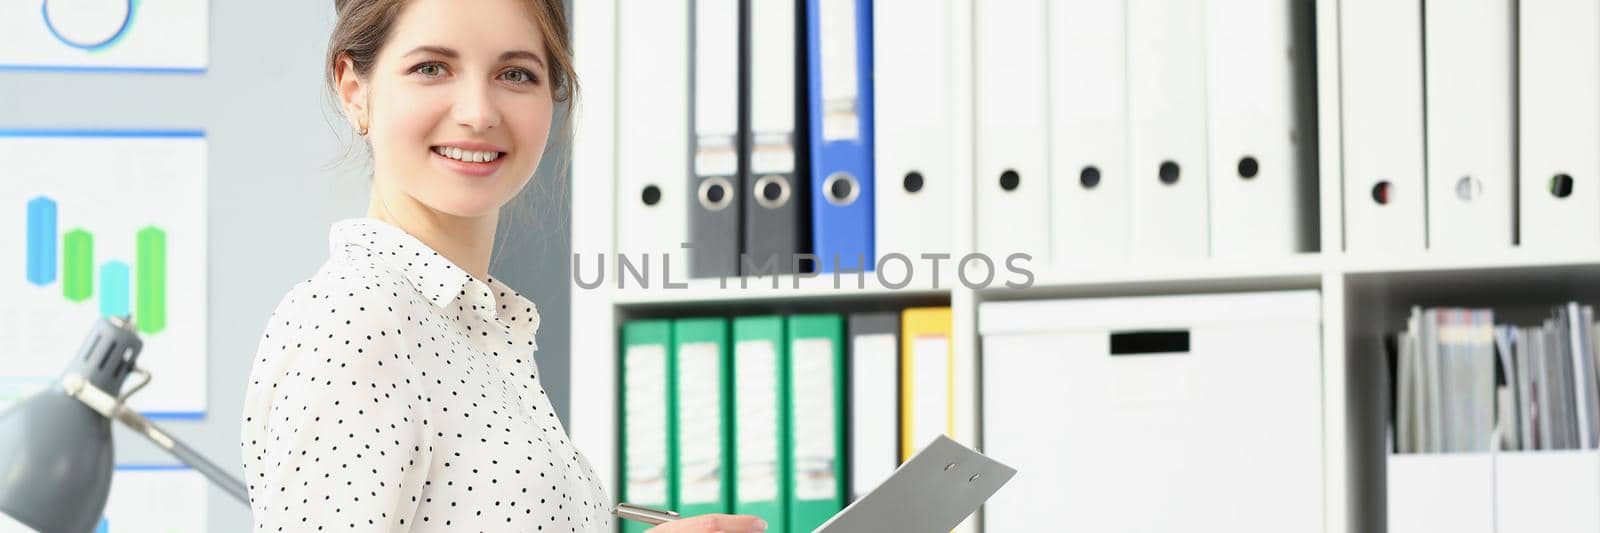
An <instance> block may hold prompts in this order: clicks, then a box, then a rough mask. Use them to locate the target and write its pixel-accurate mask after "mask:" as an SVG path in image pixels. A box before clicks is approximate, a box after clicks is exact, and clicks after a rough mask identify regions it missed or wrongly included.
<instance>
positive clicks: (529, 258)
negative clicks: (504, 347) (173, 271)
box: [0, 0, 570, 531]
mask: <svg viewBox="0 0 1600 533" xmlns="http://www.w3.org/2000/svg"><path fill="white" fill-rule="evenodd" d="M210 10H211V12H210V16H211V23H210V66H209V70H208V71H207V72H206V73H205V74H204V75H152V74H91V73H72V74H65V73H25V72H0V128H201V129H204V130H205V132H206V136H207V142H208V146H209V154H208V163H207V165H208V171H209V180H210V181H209V194H208V196H209V205H208V209H207V213H208V216H209V225H210V227H209V246H210V252H209V261H210V268H209V291H210V300H209V302H208V304H209V312H210V315H209V322H210V331H209V334H208V340H207V346H208V348H209V351H210V353H209V356H208V368H207V375H208V378H207V383H206V385H207V387H208V391H207V402H208V413H207V415H206V418H205V419H204V420H203V421H194V422H191V421H171V422H164V423H163V426H164V427H166V428H167V429H169V430H170V431H171V432H172V433H174V434H175V435H177V436H178V437H179V438H180V439H183V440H184V441H186V442H188V443H189V444H190V445H191V446H193V447H194V448H196V449H198V450H199V451H200V452H201V453H204V454H205V455H207V456H208V457H210V458H212V460H214V461H215V462H217V463H219V464H221V465H222V466H224V467H225V468H228V469H231V470H232V471H234V472H235V474H237V475H242V469H241V466H240V465H241V459H240V455H239V443H238V435H239V424H240V420H239V413H240V409H241V405H242V400H243V390H244V387H243V385H244V382H245V380H246V377H247V376H248V374H249V369H250V362H251V359H252V357H253V356H254V353H255V349H256V343H257V341H258V339H259V337H260V335H261V331H262V329H263V327H264V326H265V323H266V319H267V317H268V315H269V314H270V313H271V312H272V309H273V307H274V306H276V304H277V303H278V301H279V299H280V298H281V297H282V296H283V294H284V293H285V292H286V291H287V290H288V289H289V288H290V287H291V286H292V285H293V284H294V283H295V282H298V281H300V280H303V279H305V278H308V277H310V276H311V275H312V274H313V273H314V272H315V270H316V268H317V267H318V266H319V265H320V264H321V263H322V262H323V261H324V260H325V259H326V258H327V253H328V252H327V250H328V245H327V235H328V226H329V225H330V224H331V223H332V222H334V221H335V220H339V219H342V218H347V217H353V216H361V215H363V214H365V212H366V205H367V204H366V198H367V175H368V174H367V173H366V170H365V166H366V165H364V164H360V162H359V161H358V160H356V159H354V158H349V160H348V161H346V162H344V163H342V164H338V165H335V163H338V162H339V161H341V160H343V159H346V158H344V156H345V153H346V152H345V148H346V146H347V144H348V143H349V142H351V141H350V135H349V134H348V133H347V130H348V126H347V125H346V123H345V121H344V120H343V119H341V118H340V116H339V114H338V111H337V110H336V108H335V106H334V105H333V104H332V103H331V102H330V101H329V99H328V97H327V96H326V93H325V88H324V84H323V82H322V74H323V70H322V61H323V55H324V53H325V46H326V43H327V38H328V32H329V30H330V28H332V25H333V6H332V2H331V1H328V0H319V1H315V2H299V1H297V2H234V1H228V2H220V1H216V2H212V3H211V7H210ZM560 120H562V118H561V117H558V124H556V125H555V127H559V126H560V124H559V121H560ZM559 149H560V147H555V148H554V150H559ZM357 153H358V154H359V152H357ZM553 159H554V158H547V159H546V161H545V163H546V164H545V165H544V167H541V169H540V171H539V174H538V178H537V179H538V180H540V183H539V184H538V185H537V186H531V187H529V188H528V189H527V190H525V191H524V195H525V196H527V197H526V198H519V199H518V200H517V202H516V203H513V204H512V205H513V206H522V208H523V209H531V213H530V212H525V213H523V214H521V215H519V216H517V217H515V218H516V220H517V221H518V222H519V223H520V224H519V225H517V226H515V227H508V226H507V225H506V219H510V218H512V217H511V215H510V213H505V214H504V216H502V226H501V228H502V230H501V233H502V238H501V239H500V241H502V242H500V243H498V245H497V246H498V251H497V253H496V259H495V261H494V264H493V265H492V266H491V270H490V271H491V272H492V273H493V274H495V275H497V276H499V277H501V278H502V279H504V280H505V281H506V282H507V283H508V284H510V285H511V286H512V287H514V288H517V289H518V290H520V291H522V292H523V293H524V294H526V295H528V296H529V297H530V298H532V299H533V300H534V301H535V302H536V303H537V304H538V306H539V309H540V311H541V314H542V326H541V329H540V333H539V345H540V348H541V350H540V352H539V354H538V356H537V358H536V359H537V361H538V364H539V367H540V370H541V372H540V378H541V380H542V381H543V382H544V386H545V388H546V390H547V391H548V394H549V396H550V398H551V401H552V403H554V405H555V408H556V410H557V412H558V414H559V415H560V416H561V418H562V419H563V420H568V418H567V413H568V403H567V398H568V387H567V346H568V340H567V336H568V330H567V324H568V320H567V316H566V315H567V309H568V303H567V301H568V297H569V296H568V292H569V287H570V283H569V282H568V280H569V279H570V275H569V273H568V272H569V271H570V260H569V257H570V251H569V250H570V245H569V243H568V239H569V233H568V231H567V220H568V213H567V209H566V207H565V205H566V203H567V195H566V190H567V187H566V186H565V185H564V184H558V183H555V182H554V180H552V179H551V178H550V177H549V176H550V175H551V173H550V170H551V168H550V167H552V166H553V163H555V162H554V161H553ZM62 164H71V163H70V162H63V163H62ZM14 179H25V178H23V177H16V176H5V175H3V174H0V186H5V184H7V183H11V182H9V181H7V180H14ZM13 259H15V258H13ZM69 355H70V354H62V359H63V360H65V359H66V358H67V357H68V356H69ZM143 357H145V358H159V357H162V354H159V353H146V354H144V355H143ZM154 383H156V384H161V376H155V382H154ZM163 386H170V384H163ZM116 438H117V441H118V442H117V458H118V460H119V461H127V462H157V461H168V460H169V458H168V457H167V456H166V455H165V454H164V453H162V452H160V451H159V450H157V449H156V448H154V447H153V446H151V445H148V444H146V443H145V442H143V441H142V440H140V438H139V437H138V436H136V435H134V434H132V433H130V432H127V431H118V432H117V433H116ZM208 496H209V501H210V510H209V514H210V516H209V518H208V529H209V530H211V531H244V530H246V529H247V528H248V527H249V521H250V517H249V510H248V508H247V507H246V506H244V505H241V504H238V503H237V502H234V501H233V500H232V499H231V498H230V497H228V496H227V495H226V494H224V493H223V492H221V491H219V490H216V489H215V488H213V489H212V490H211V491H210V492H209V494H208Z"/></svg>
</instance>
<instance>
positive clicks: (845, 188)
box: [822, 172, 861, 206]
mask: <svg viewBox="0 0 1600 533" xmlns="http://www.w3.org/2000/svg"><path fill="white" fill-rule="evenodd" d="M822 188H823V189H824V190H827V191H828V196H827V198H828V203H830V204H833V205H837V206H846V205H850V204H853V203H855V202H856V198H857V197H859V196H861V186H860V184H858V183H856V177H855V176H851V175H850V173H848V172H835V173H833V174H832V175H830V176H828V179H827V180H824V181H823V183H822Z"/></svg>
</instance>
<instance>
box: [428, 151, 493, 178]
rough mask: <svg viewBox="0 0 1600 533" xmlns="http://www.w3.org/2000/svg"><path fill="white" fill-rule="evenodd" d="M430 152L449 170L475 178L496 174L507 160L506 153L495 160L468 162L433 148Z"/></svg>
mask: <svg viewBox="0 0 1600 533" xmlns="http://www.w3.org/2000/svg"><path fill="white" fill-rule="evenodd" d="M428 153H429V154H431V155H432V156H433V159H434V160H435V161H438V162H439V164H441V165H444V167H445V168H446V169H447V170H450V171H451V172H455V173H457V174H461V175H464V176H472V177H475V178H482V177H487V176H490V175H492V174H494V173H495V171H497V170H500V165H501V163H503V162H505V160H506V154H503V153H502V154H500V157H496V158H495V159H494V161H489V162H485V163H468V162H466V161H462V160H459V159H451V158H448V157H445V156H442V155H439V152H435V151H434V150H433V149H432V148H429V149H428Z"/></svg>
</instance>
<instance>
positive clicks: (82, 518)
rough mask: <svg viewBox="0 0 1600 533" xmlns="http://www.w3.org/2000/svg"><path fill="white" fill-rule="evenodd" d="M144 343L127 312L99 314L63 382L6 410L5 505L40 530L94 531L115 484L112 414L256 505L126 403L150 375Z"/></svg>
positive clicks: (0, 480) (0, 460) (1, 430)
mask: <svg viewBox="0 0 1600 533" xmlns="http://www.w3.org/2000/svg"><path fill="white" fill-rule="evenodd" d="M143 348H144V342H143V341H140V340H139V335H138V334H137V333H135V332H134V329H133V324H132V322H130V321H129V320H128V319H125V318H118V317H111V318H106V319H102V320H98V321H96V322H95V325H94V327H93V328H92V329H91V330H90V331H89V337H88V338H87V339H85V340H84V342H83V346H82V347H81V348H78V354H77V356H75V357H73V358H72V362H71V363H70V364H68V366H67V370H66V372H63V373H62V374H61V380H60V382H59V383H56V384H54V385H52V386H51V387H49V388H47V389H45V390H43V391H40V392H38V393H37V394H34V395H32V396H29V397H28V398H27V399H26V400H23V401H22V402H21V403H18V404H16V405H15V406H13V407H12V408H11V409H10V410H7V411H6V412H5V413H4V414H0V513H4V514H6V515H8V516H10V517H11V518H12V519H14V520H16V521H18V522H21V523H22V524H23V525H26V526H28V527H31V528H33V529H36V530H39V531H51V532H54V531H66V532H71V531H82V532H88V531H93V530H94V528H95V526H96V525H97V524H98V523H99V522H100V517H101V513H102V512H104V511H105V506H106V496H107V494H108V493H109V492H110V490H111V471H112V468H113V467H114V466H115V463H114V461H113V459H112V454H113V447H112V443H111V420H112V419H116V420H118V421H121V422H122V423H123V424H125V425H127V426H128V427H129V428H130V429H132V430H133V431H134V432H135V433H138V434H140V435H144V436H145V438H148V439H150V441H151V442H154V443H156V445H157V446H160V447H161V449H163V450H166V451H167V452H168V453H171V454H172V455H173V456H175V457H177V458H178V459H179V460H181V461H183V462H184V463H187V464H188V465H189V466H191V467H193V468H194V469H195V470H198V471H200V473H202V474H205V476H206V477H207V478H210V479H211V481H212V482H213V483H216V484H218V485H220V486H221V487H222V488H223V490H225V491H227V492H228V494H230V495H232V496H233V497H234V498H237V499H238V500H239V501H240V502H242V503H245V504H246V505H249V503H248V502H249V495H248V494H247V493H246V492H245V486H244V483H243V482H241V481H239V480H238V479H235V478H234V477H233V476H230V475H228V473H227V472H226V471H224V470H222V469H221V468H218V467H217V465H215V464H212V463H211V461H207V460H206V459H205V458H204V457H201V456H200V454H199V453H196V452H195V451H194V450H192V449H190V448H189V447H188V446H185V445H184V444H183V443H181V442H178V440H177V439H174V438H172V436H171V435H168V434H167V433H166V432H165V431H162V430H161V428H158V427H156V426H155V424H152V423H150V420H148V419H146V418H145V417H143V416H140V415H139V413H136V412H134V411H133V410H132V409H129V408H128V407H127V406H126V405H125V402H126V401H127V399H128V397H129V396H131V395H133V393H135V392H138V391H139V389H140V388H142V387H144V386H145V384H147V383H149V382H150V373H149V372H146V371H145V370H144V369H141V368H138V367H136V366H134V363H135V362H136V361H137V360H138V358H139V351H140V350H141V349H143ZM130 374H132V375H137V376H139V381H138V382H137V383H135V384H134V386H133V387H132V388H130V389H128V391H127V392H125V393H122V394H121V395H120V396H117V395H113V394H112V393H110V392H107V391H120V390H122V385H123V381H124V380H126V379H127V377H128V376H129V375H130Z"/></svg>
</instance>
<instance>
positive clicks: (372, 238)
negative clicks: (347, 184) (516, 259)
mask: <svg viewBox="0 0 1600 533" xmlns="http://www.w3.org/2000/svg"><path fill="white" fill-rule="evenodd" d="M329 234H330V236H329V241H330V258H329V260H328V262H327V263H326V264H324V265H323V266H322V268H321V269H320V270H318V271H317V273H316V275H315V276H313V277H312V278H311V279H308V280H306V281H303V282H300V283H298V284H296V285H295V286H294V288H293V289H292V290H290V291H289V293H288V294H287V295H285V296H284V298H283V300H282V301H281V302H280V303H279V304H278V307H277V309H276V310H274V311H273V313H272V317H271V320H270V322H269V323H268V324H267V328H266V331H265V332H264V333H263V334H262V336H261V343H260V347H259V349H258V350H257V354H256V358H255V362H254V364H253V366H252V367H251V371H250V379H249V382H248V383H247V385H246V391H245V409H244V415H243V416H244V420H243V429H242V431H241V435H240V437H241V446H242V451H243V456H244V471H245V475H246V484H247V485H248V486H249V489H250V506H251V511H252V514H253V515H254V518H255V529H254V531H410V532H425V531H544V532H568V533H577V532H600V531H604V532H610V531H612V530H613V527H614V526H613V525H612V521H611V515H610V512H609V511H610V506H609V504H608V502H609V499H608V498H607V496H606V493H605V489H604V487H603V486H602V485H601V481H600V479H599V478H598V477H597V476H595V474H594V471H593V469H592V468H591V467H590V466H589V462H588V459H586V458H585V457H584V456H583V454H582V453H580V452H578V451H577V449H576V448H574V446H573V445H572V443H571V442H570V439H568V438H567V433H566V430H565V429H564V428H563V427H562V426H561V422H560V420H559V419H557V418H556V415H555V411H554V410H553V409H552V408H551V406H550V400H549V399H548V397H547V396H546V395H545V392H544V388H543V387H542V386H540V384H539V369H538V367H537V365H536V364H535V362H534V359H533V353H534V351H535V350H537V349H538V346H537V344H535V343H534V334H535V333H536V332H537V331H538V329H539V314H538V311H537V310H536V309H535V307H534V305H533V302H531V301H529V300H528V299H527V298H524V297H522V295H520V294H518V293H517V292H516V291H514V290H512V289H511V288H510V287H507V286H506V285H505V284H504V283H501V282H500V281H499V280H496V279H494V278H492V277H491V278H489V280H488V281H487V283H485V282H484V281H480V280H478V279H476V278H473V277H472V276H471V275H469V274H467V273H466V271H464V270H462V269H461V268H460V267H457V266H456V265H455V264H453V263H451V262H450V261H449V260H448V259H445V258H444V257H443V256H441V255H439V254H438V253H436V252H434V251H433V250H432V249H430V248H428V247H427V246H426V245H424V244H422V242H421V241H419V240H417V239H416V238H414V237H412V236H410V235H408V234H406V233H405V232H404V231H402V230H400V229H399V228H396V227H394V226H390V225H388V224H386V223H383V222H381V221H378V220H374V219H350V220H344V221H340V222H338V223H336V224H334V225H333V228H332V230H331V231H330V232H329Z"/></svg>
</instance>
